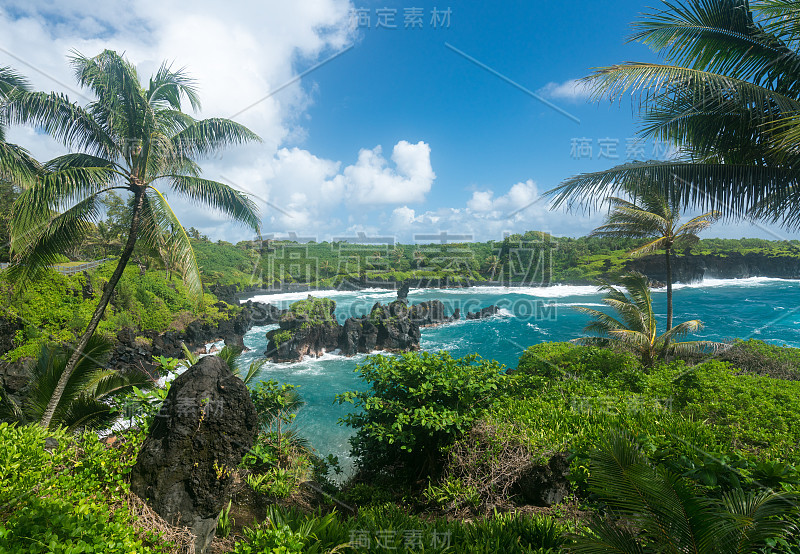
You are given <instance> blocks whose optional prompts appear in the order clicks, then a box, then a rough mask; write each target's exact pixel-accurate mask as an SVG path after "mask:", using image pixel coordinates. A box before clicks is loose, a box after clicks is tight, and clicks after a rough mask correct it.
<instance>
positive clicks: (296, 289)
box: [235, 275, 800, 304]
mask: <svg viewBox="0 0 800 554" xmlns="http://www.w3.org/2000/svg"><path fill="white" fill-rule="evenodd" d="M753 279H765V280H767V279H768V280H770V281H786V282H796V281H800V278H793V279H785V278H779V277H767V276H761V275H754V276H751V277H722V278H719V277H713V276H708V277H706V278H704V279H700V280H694V281H691V282H688V283H685V282H682V281H676V282H675V283H673V286H677V287H679V288H683V287H689V286H702V284H703V283H704V282H706V281H709V284H708V286H715V285H718V284H719V282H720V281H726V282H731V284H735V282H742V281H750V280H753ZM398 284H399V283H397V282H387V283H369V284H358V285H357V284H356V283H352V282H350V283H348V286H347V287H341V288H320V287H314V286H311V285H296V286H291V285H288V286H284V287H281V288H272V289H257V290H248V291H243V292H240V293H236V295H235V299H236V301H237V302H238V303H239V304H244V303H246V302H247V301H248V300H253V298H256V297H263V296H279V295H283V294H300V293H314V292H321V291H324V292H328V293H330V292H332V291H335V292H336V293H338V294H347V293H353V292H359V291H386V292H391V291H397V290H398V288H399V287H398V286H397V285H398ZM356 285H357V286H356ZM418 285H419V286H413V285H412V286H410V288H411V290H414V289H417V290H419V289H440V290H459V289H473V288H480V287H486V288H497V289H501V288H505V289H515V288H518V289H524V288H542V289H549V288H556V287H597V286H598V285H597V284H596V283H591V282H587V281H573V282H563V283H561V282H559V283H549V284H541V283H538V284H528V283H525V284H523V283H503V282H501V281H475V282H470V283H468V284H458V285H456V284H452V283H451V284H447V283H444V284H443V283H433V282H424V283H418ZM401 286H402V285H401ZM652 288H653V289H654V290H658V291H660V290H663V289H665V288H666V285H665V284H664V283H660V282H654V283H653V286H652Z"/></svg>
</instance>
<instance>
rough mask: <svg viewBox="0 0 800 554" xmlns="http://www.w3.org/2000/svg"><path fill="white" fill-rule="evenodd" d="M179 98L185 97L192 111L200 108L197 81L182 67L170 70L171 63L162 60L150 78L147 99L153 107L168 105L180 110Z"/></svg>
mask: <svg viewBox="0 0 800 554" xmlns="http://www.w3.org/2000/svg"><path fill="white" fill-rule="evenodd" d="M181 98H186V99H187V100H189V103H190V104H191V105H192V109H193V110H194V111H199V110H200V109H201V105H200V96H199V95H198V91H197V81H195V80H194V79H192V78H191V77H189V76H188V74H187V73H186V68H185V67H182V68H180V69H178V70H177V71H173V70H172V64H168V63H167V62H164V63H162V64H161V67H159V68H158V72H157V73H156V74H155V75H154V76H153V77H151V78H150V87H149V89H148V91H147V100H148V102H150V104H151V105H152V106H153V107H154V108H155V109H158V108H162V107H163V105H166V106H169V107H170V108H172V109H173V110H178V111H180V109H181Z"/></svg>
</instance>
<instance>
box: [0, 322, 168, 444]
mask: <svg viewBox="0 0 800 554" xmlns="http://www.w3.org/2000/svg"><path fill="white" fill-rule="evenodd" d="M111 347H112V345H111V343H109V342H108V341H106V340H103V339H101V338H100V337H92V339H91V340H90V341H89V344H87V345H86V349H85V350H84V352H83V356H82V357H81V359H80V360H78V364H77V365H76V366H75V370H74V371H73V372H72V375H71V376H70V378H69V381H67V386H66V388H65V389H64V394H63V395H62V396H61V399H60V401H59V402H58V404H57V405H56V410H55V412H54V413H53V419H52V420H51V421H50V428H52V429H57V428H59V427H61V426H63V427H66V428H67V430H68V431H71V432H75V431H77V430H80V429H93V430H104V429H108V428H110V427H111V425H112V424H113V423H114V422H115V421H116V420H117V418H118V417H119V413H118V412H119V408H120V405H119V402H117V400H118V399H120V398H121V397H123V396H125V395H126V394H129V393H130V392H132V391H133V389H134V387H138V388H141V389H148V388H150V387H151V386H152V384H153V383H152V379H151V378H150V376H149V375H147V374H145V373H144V372H140V371H135V370H133V371H126V372H122V371H118V370H116V369H107V368H106V367H105V365H106V362H107V360H108V355H109V353H110V351H111ZM68 358H69V352H68V351H65V350H64V349H63V348H58V347H55V346H52V345H51V346H45V347H43V348H42V351H41V353H40V354H39V358H38V360H37V361H36V364H35V365H34V366H33V368H32V369H31V370H30V384H29V385H28V387H27V389H26V395H25V397H24V398H23V400H22V403H21V405H17V404H16V403H15V402H14V400H13V399H12V398H11V397H7V398H6V397H3V398H0V419H3V420H5V421H17V422H20V423H25V422H31V423H36V422H38V421H40V420H41V418H42V412H43V411H44V409H45V407H46V406H47V404H48V403H49V402H50V398H51V396H52V395H53V391H54V389H55V387H56V384H57V383H58V381H59V378H60V377H61V374H62V372H63V371H64V368H65V367H66V365H67V359H68Z"/></svg>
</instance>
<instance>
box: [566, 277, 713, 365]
mask: <svg viewBox="0 0 800 554" xmlns="http://www.w3.org/2000/svg"><path fill="white" fill-rule="evenodd" d="M620 281H621V282H622V287H623V288H624V289H625V291H624V292H623V291H622V290H621V289H618V288H617V287H615V286H613V285H611V284H610V283H608V282H606V281H600V283H601V286H600V290H601V291H603V292H605V293H606V296H605V298H603V303H604V304H606V305H607V306H609V307H611V308H612V309H613V310H614V311H615V312H617V315H618V318H615V317H612V316H610V315H608V314H606V313H604V312H601V311H599V310H595V309H593V308H587V307H585V306H576V307H575V309H576V310H578V311H579V312H581V313H584V314H587V315H590V316H592V317H593V318H594V319H593V320H592V321H590V322H589V324H588V325H586V327H585V328H584V332H585V333H593V334H595V335H598V336H589V337H583V338H580V339H576V342H579V343H581V344H585V345H597V346H608V345H609V344H618V345H620V346H622V347H623V348H627V349H630V350H631V351H633V352H634V353H636V354H637V355H638V356H639V357H640V358H641V360H642V365H644V366H645V367H651V366H652V365H653V364H654V363H655V362H656V361H657V360H659V359H662V358H664V356H666V355H667V354H677V355H681V354H683V355H686V354H696V353H698V352H702V351H704V350H709V349H711V350H713V349H716V348H717V346H718V345H717V343H714V342H710V341H689V342H676V341H675V339H676V338H680V337H684V336H686V335H687V334H688V333H692V332H694V331H698V330H700V329H702V328H703V323H702V322H701V321H699V320H697V319H693V320H690V321H684V322H683V323H679V324H678V325H675V326H674V327H672V328H670V329H668V330H667V331H665V332H664V333H662V334H660V335H659V334H658V330H657V329H656V317H655V315H654V314H653V301H652V298H651V296H650V286H649V283H648V281H647V277H645V276H644V275H642V274H641V273H638V272H631V273H627V274H625V275H623V276H622V277H621V278H620ZM626 293H627V295H626Z"/></svg>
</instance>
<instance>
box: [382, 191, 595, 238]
mask: <svg viewBox="0 0 800 554" xmlns="http://www.w3.org/2000/svg"><path fill="white" fill-rule="evenodd" d="M600 219H601V218H599V217H598V216H594V217H588V216H583V215H570V216H569V217H557V216H556V217H554V214H553V212H550V207H549V202H547V201H546V200H545V199H544V198H543V197H542V196H541V195H540V193H539V189H538V186H537V184H536V183H535V182H534V181H533V180H531V179H528V180H526V181H520V182H518V183H516V184H514V185H512V186H510V187H509V188H508V189H507V190H506V191H505V192H504V193H503V194H500V195H496V194H495V192H494V191H493V190H483V191H474V192H473V193H472V196H471V197H470V198H469V199H468V200H467V201H466V205H465V206H463V207H447V208H439V209H435V210H427V211H424V212H422V213H417V212H416V211H415V210H412V209H410V208H409V207H408V206H400V207H398V208H395V209H394V211H393V212H392V216H391V218H390V220H389V221H390V225H391V226H392V231H393V232H395V233H396V234H397V236H398V240H401V241H411V240H414V236H415V235H418V234H428V235H429V234H438V233H440V232H443V231H446V232H448V233H450V234H458V235H467V236H471V237H472V240H480V241H485V240H501V239H502V238H503V235H504V233H524V232H526V231H530V230H537V231H546V232H551V233H554V234H556V235H575V234H585V233H586V232H588V231H590V230H591V229H593V228H594V227H596V226H597V225H598V224H599V223H598V222H599V220H600Z"/></svg>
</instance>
